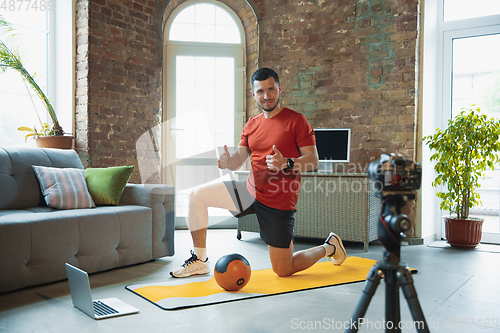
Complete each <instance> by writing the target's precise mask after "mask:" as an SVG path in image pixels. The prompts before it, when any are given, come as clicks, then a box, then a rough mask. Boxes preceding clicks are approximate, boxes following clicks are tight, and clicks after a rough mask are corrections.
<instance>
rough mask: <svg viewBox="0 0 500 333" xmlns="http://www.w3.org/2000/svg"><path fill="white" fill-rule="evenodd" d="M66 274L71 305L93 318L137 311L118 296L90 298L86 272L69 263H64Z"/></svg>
mask: <svg viewBox="0 0 500 333" xmlns="http://www.w3.org/2000/svg"><path fill="white" fill-rule="evenodd" d="M66 274H67V275H68V281H69V289H70V292H71V299H72V300H73V305H74V306H75V307H77V308H78V309H80V310H81V311H83V312H85V313H86V314H88V315H89V316H90V317H92V318H94V319H104V318H109V317H116V316H123V315H126V314H131V313H137V312H139V310H138V309H136V308H134V307H133V306H131V305H128V304H127V303H125V302H123V301H121V300H119V299H118V298H106V299H102V300H92V295H91V293H90V283H89V276H88V274H87V272H85V271H82V270H81V269H79V268H76V267H75V266H72V265H70V264H66Z"/></svg>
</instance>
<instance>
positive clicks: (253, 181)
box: [170, 68, 346, 277]
mask: <svg viewBox="0 0 500 333" xmlns="http://www.w3.org/2000/svg"><path fill="white" fill-rule="evenodd" d="M251 84H252V96H253V97H254V98H255V101H256V102H257V105H258V106H259V107H260V108H261V109H262V111H263V112H262V113H261V114H259V115H258V116H255V117H252V118H250V120H249V121H248V123H247V124H246V126H245V128H244V129H243V132H242V134H241V141H240V143H239V145H238V147H237V148H236V150H235V151H234V152H233V153H232V154H231V153H230V152H229V150H228V148H227V146H224V150H225V152H224V154H222V155H221V156H220V159H219V161H218V164H219V168H221V169H226V168H227V169H230V170H237V169H239V168H240V167H241V166H242V165H243V164H244V163H245V162H246V160H247V159H248V157H249V156H251V159H252V168H251V172H250V176H249V177H248V179H247V180H246V181H243V182H238V181H228V182H218V183H209V184H204V185H202V186H200V187H198V188H196V189H195V190H194V191H193V192H192V193H191V195H190V197H189V211H188V227H189V230H190V231H191V236H192V238H193V245H194V249H193V251H191V258H189V259H188V260H186V261H185V262H184V264H183V265H182V266H181V267H180V268H179V269H177V270H175V271H172V272H170V274H171V275H172V276H173V277H187V276H192V275H199V274H207V273H209V272H210V268H209V266H208V258H207V255H206V238H207V227H208V207H217V208H225V209H228V210H230V211H231V212H233V213H234V215H235V216H237V217H241V216H244V215H247V214H256V215H257V219H258V221H259V226H260V236H261V238H262V239H263V240H264V242H265V243H266V244H267V245H268V248H269V256H270V259H271V265H272V267H273V270H274V272H275V273H276V274H277V275H278V276H289V275H292V274H294V273H296V272H299V271H302V270H304V269H306V268H309V267H310V266H312V265H313V264H314V263H316V262H317V261H318V260H319V259H321V258H322V257H325V256H326V257H327V258H329V259H332V261H333V263H334V264H335V265H340V264H342V263H343V262H344V260H345V258H346V252H345V248H344V246H343V244H342V240H341V239H340V237H339V236H338V235H336V234H334V233H333V232H332V233H330V235H329V236H328V238H327V239H326V241H325V243H324V244H323V245H320V246H316V247H313V248H310V249H307V250H302V251H298V252H295V253H294V252H293V228H294V222H295V220H294V213H295V207H296V203H297V200H298V196H299V190H300V173H301V172H305V171H310V170H314V169H316V168H317V166H318V152H317V150H316V138H315V136H314V131H313V129H312V128H311V126H310V125H309V123H308V122H307V119H306V118H305V117H304V115H302V114H300V113H297V112H295V111H293V110H290V109H288V108H284V107H282V106H281V104H280V102H279V96H280V93H281V89H282V87H281V85H280V83H279V77H278V74H276V72H275V71H274V70H272V69H270V68H261V69H259V70H257V71H256V72H255V73H254V74H253V75H252V78H251Z"/></svg>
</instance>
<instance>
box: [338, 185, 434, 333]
mask: <svg viewBox="0 0 500 333" xmlns="http://www.w3.org/2000/svg"><path fill="white" fill-rule="evenodd" d="M411 196H412V194H409V195H406V196H401V195H398V194H392V195H391V194H389V195H386V196H384V202H383V205H382V214H381V216H380V219H379V222H378V227H377V236H378V238H379V240H380V241H381V242H382V244H383V245H384V247H385V249H386V250H385V251H384V257H383V260H382V261H379V262H377V263H376V264H375V265H374V266H373V267H372V268H371V270H370V272H369V273H368V276H367V278H366V282H365V286H364V287H363V293H362V295H361V298H360V299H359V301H358V304H357V305H356V309H355V310H354V314H353V315H352V319H351V325H350V327H349V328H348V329H346V331H345V332H346V333H349V332H357V331H358V330H359V327H360V325H362V324H363V323H364V322H365V321H364V318H363V317H364V315H365V313H366V310H367V309H368V305H369V304H370V301H371V299H372V297H373V295H374V294H375V291H376V290H377V287H378V285H379V284H380V280H381V279H382V277H383V278H384V281H385V319H386V320H385V321H384V322H383V324H384V327H385V332H401V326H400V324H401V308H400V304H399V288H400V287H401V289H402V290H403V294H404V296H405V298H406V302H407V303H408V307H409V308H410V312H411V315H412V317H413V321H414V322H413V326H414V327H415V328H416V329H417V332H420V333H422V332H423V333H427V332H429V328H428V326H427V322H426V321H425V317H424V313H423V312H422V308H421V307H420V303H419V301H418V298H417V292H416V290H415V287H414V286H413V278H412V276H411V272H410V271H409V270H408V268H407V267H406V265H402V264H401V263H400V253H401V238H402V233H404V232H406V231H408V230H409V229H410V226H411V223H410V220H409V219H408V217H407V216H406V215H402V214H401V208H402V207H404V205H405V204H406V200H407V199H408V198H414V195H413V197H411Z"/></svg>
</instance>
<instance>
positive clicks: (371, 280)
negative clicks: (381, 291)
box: [345, 264, 381, 333]
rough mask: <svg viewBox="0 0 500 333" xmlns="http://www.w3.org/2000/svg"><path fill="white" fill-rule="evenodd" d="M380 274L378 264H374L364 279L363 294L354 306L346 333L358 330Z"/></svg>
mask: <svg viewBox="0 0 500 333" xmlns="http://www.w3.org/2000/svg"><path fill="white" fill-rule="evenodd" d="M380 279H381V274H380V269H379V268H378V264H375V265H374V266H373V267H372V268H371V269H370V272H369V273H368V276H367V277H366V282H365V286H364V287H363V293H362V294H361V297H360V299H359V301H358V304H357V305H356V309H354V313H353V315H352V317H351V322H350V327H349V328H346V330H345V332H346V333H354V332H357V331H358V330H359V321H360V319H361V322H362V319H363V317H364V316H365V313H366V310H367V309H368V305H370V301H371V299H372V297H373V295H374V294H375V291H376V290H377V287H378V285H379V283H380Z"/></svg>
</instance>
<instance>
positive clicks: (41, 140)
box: [36, 135, 74, 149]
mask: <svg viewBox="0 0 500 333" xmlns="http://www.w3.org/2000/svg"><path fill="white" fill-rule="evenodd" d="M73 138H74V137H73V136H70V135H51V136H39V137H38V139H37V140H36V146H37V147H38V148H59V149H71V148H73Z"/></svg>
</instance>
